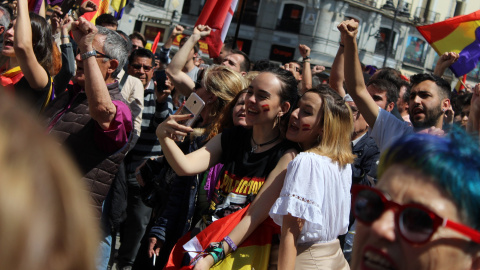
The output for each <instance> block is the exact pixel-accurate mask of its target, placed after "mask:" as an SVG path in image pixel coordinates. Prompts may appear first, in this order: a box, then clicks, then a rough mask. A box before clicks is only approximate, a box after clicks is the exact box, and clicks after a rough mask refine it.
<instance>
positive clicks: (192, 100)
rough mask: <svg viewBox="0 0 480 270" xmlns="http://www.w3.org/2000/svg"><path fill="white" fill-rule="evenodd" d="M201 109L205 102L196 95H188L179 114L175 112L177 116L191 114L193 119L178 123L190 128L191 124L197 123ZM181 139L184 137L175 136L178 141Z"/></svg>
mask: <svg viewBox="0 0 480 270" xmlns="http://www.w3.org/2000/svg"><path fill="white" fill-rule="evenodd" d="M203 107H205V102H204V101H203V100H202V99H201V98H200V97H199V96H198V95H197V94H195V93H192V94H190V96H189V97H188V99H187V101H186V102H185V104H184V105H183V106H182V108H181V110H180V112H177V114H193V117H192V118H190V119H188V120H186V121H183V122H180V124H182V125H185V126H188V127H191V126H192V124H193V123H194V122H195V121H197V119H198V116H199V115H200V112H201V111H202V109H203ZM183 139H184V136H177V140H178V141H183Z"/></svg>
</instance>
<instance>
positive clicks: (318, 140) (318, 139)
mask: <svg viewBox="0 0 480 270" xmlns="http://www.w3.org/2000/svg"><path fill="white" fill-rule="evenodd" d="M319 142H320V134H318V136H317V143H319Z"/></svg>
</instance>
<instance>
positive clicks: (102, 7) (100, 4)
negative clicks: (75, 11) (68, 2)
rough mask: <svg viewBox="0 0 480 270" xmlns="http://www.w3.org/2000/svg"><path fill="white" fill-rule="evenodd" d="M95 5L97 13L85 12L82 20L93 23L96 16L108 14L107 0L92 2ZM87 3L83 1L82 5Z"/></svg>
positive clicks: (94, 0)
mask: <svg viewBox="0 0 480 270" xmlns="http://www.w3.org/2000/svg"><path fill="white" fill-rule="evenodd" d="M92 1H93V2H94V3H95V5H97V11H92V12H87V13H85V14H83V15H82V17H83V18H85V19H87V20H88V21H89V22H91V23H95V20H96V19H97V17H98V16H100V15H102V14H104V13H108V8H109V7H110V3H109V2H108V0H92ZM85 2H87V0H83V1H82V4H83V3H85Z"/></svg>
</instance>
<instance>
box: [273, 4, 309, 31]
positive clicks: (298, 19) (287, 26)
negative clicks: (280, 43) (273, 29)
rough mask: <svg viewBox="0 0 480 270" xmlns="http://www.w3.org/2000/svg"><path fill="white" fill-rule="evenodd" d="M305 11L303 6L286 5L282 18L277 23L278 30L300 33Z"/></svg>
mask: <svg viewBox="0 0 480 270" xmlns="http://www.w3.org/2000/svg"><path fill="white" fill-rule="evenodd" d="M303 9H304V7H303V6H300V5H297V4H284V5H283V12H282V17H281V18H280V19H279V20H278V22H277V30H282V31H286V32H294V33H298V32H300V26H301V24H302V16H303Z"/></svg>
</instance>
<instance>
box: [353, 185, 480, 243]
mask: <svg viewBox="0 0 480 270" xmlns="http://www.w3.org/2000/svg"><path fill="white" fill-rule="evenodd" d="M389 209H393V211H394V212H395V226H396V228H398V231H399V232H400V236H401V237H402V238H403V239H404V240H405V241H407V242H408V243H410V244H424V243H426V242H428V241H429V240H430V238H431V237H432V235H433V234H434V233H435V231H436V230H437V229H438V227H440V226H442V227H446V228H450V229H452V230H454V231H457V232H459V233H461V234H463V235H465V236H468V237H469V238H470V239H471V240H472V241H473V242H476V243H480V232H478V231H476V230H474V229H472V228H470V227H468V226H465V225H463V224H460V223H456V222H454V221H451V220H448V219H446V218H442V217H440V216H438V215H437V214H435V213H434V212H432V211H431V210H429V209H428V208H426V207H424V206H422V205H420V204H414V203H409V204H404V205H400V204H398V203H396V202H393V201H391V200H389V199H387V198H386V197H385V195H384V194H383V193H382V192H381V191H380V190H378V189H375V188H371V187H367V186H359V185H357V186H353V187H352V212H353V214H354V215H355V217H356V218H357V220H358V221H360V222H361V223H363V224H365V225H371V224H372V223H373V222H374V221H375V220H377V219H378V218H379V217H380V216H381V215H382V214H383V213H384V212H385V211H387V210H389Z"/></svg>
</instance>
